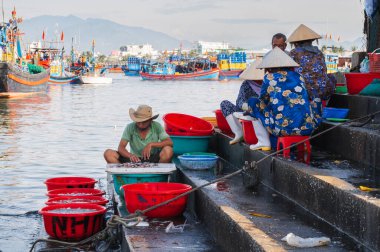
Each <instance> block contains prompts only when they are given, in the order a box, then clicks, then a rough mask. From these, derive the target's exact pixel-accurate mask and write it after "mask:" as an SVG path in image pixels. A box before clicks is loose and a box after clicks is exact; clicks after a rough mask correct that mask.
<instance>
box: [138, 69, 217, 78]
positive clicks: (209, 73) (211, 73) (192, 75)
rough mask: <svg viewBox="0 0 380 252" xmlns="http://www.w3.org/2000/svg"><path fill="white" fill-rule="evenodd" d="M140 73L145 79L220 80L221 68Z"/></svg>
mask: <svg viewBox="0 0 380 252" xmlns="http://www.w3.org/2000/svg"><path fill="white" fill-rule="evenodd" d="M140 75H141V78H142V79H143V80H218V77H219V69H216V70H210V71H199V72H194V73H184V74H168V75H164V74H151V73H143V72H141V73H140Z"/></svg>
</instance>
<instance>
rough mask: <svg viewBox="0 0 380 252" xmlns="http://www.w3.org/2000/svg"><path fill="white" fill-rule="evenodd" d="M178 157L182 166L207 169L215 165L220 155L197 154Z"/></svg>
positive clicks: (192, 168)
mask: <svg viewBox="0 0 380 252" xmlns="http://www.w3.org/2000/svg"><path fill="white" fill-rule="evenodd" d="M178 159H179V161H180V163H181V165H182V166H184V167H185V168H187V169H191V170H206V169H210V168H212V167H214V166H215V165H216V162H217V161H218V156H211V155H210V156H201V155H199V156H196V155H194V156H193V155H181V156H178Z"/></svg>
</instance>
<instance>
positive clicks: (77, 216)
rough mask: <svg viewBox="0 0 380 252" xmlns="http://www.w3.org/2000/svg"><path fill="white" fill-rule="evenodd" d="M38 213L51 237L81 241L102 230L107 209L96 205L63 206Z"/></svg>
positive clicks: (51, 207)
mask: <svg viewBox="0 0 380 252" xmlns="http://www.w3.org/2000/svg"><path fill="white" fill-rule="evenodd" d="M54 211H55V212H54ZM38 212H39V213H40V214H41V215H42V216H43V220H44V226H45V230H46V233H47V234H48V235H49V236H51V237H53V238H55V239H58V240H64V241H80V240H83V239H86V238H88V237H90V236H92V235H93V234H95V233H97V232H99V231H100V230H101V229H102V226H103V222H104V214H105V212H106V208H105V207H104V206H100V205H95V204H61V205H53V206H46V207H44V208H42V209H41V210H40V211H38Z"/></svg>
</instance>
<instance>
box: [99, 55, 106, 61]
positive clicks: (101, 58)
mask: <svg viewBox="0 0 380 252" xmlns="http://www.w3.org/2000/svg"><path fill="white" fill-rule="evenodd" d="M106 59H107V56H106V55H104V54H102V55H99V56H98V62H100V63H104V62H105V61H106Z"/></svg>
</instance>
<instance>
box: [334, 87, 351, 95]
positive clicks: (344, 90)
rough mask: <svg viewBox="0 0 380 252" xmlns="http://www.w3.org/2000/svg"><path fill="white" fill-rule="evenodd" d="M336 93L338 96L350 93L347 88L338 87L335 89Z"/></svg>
mask: <svg viewBox="0 0 380 252" xmlns="http://www.w3.org/2000/svg"><path fill="white" fill-rule="evenodd" d="M335 93H337V94H347V93H348V90H347V86H336V87H335Z"/></svg>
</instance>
